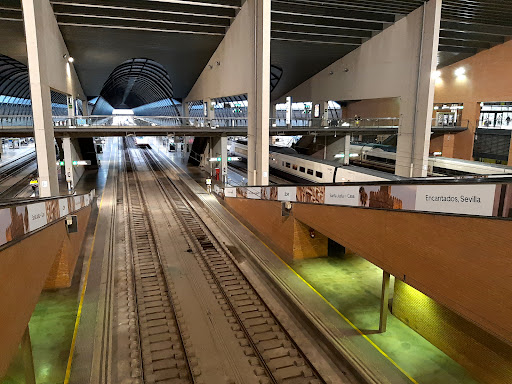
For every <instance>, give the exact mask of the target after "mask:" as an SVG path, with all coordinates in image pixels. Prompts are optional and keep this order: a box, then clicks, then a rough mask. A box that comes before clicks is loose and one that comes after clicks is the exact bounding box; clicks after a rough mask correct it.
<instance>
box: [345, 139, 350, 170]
mask: <svg viewBox="0 0 512 384" xmlns="http://www.w3.org/2000/svg"><path fill="white" fill-rule="evenodd" d="M343 153H344V154H345V157H344V158H343V165H349V163H350V134H348V135H345V137H344V139H343Z"/></svg>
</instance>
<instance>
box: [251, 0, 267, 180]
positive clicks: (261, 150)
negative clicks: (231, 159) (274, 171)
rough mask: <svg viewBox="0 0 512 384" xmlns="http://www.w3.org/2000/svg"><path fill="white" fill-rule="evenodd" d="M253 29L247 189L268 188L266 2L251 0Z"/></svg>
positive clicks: (263, 0)
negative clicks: (251, 187) (257, 186)
mask: <svg viewBox="0 0 512 384" xmlns="http://www.w3.org/2000/svg"><path fill="white" fill-rule="evenodd" d="M252 4H253V6H254V9H253V12H254V15H255V22H256V26H255V27H256V28H255V29H254V30H255V31H254V32H255V36H254V42H255V44H256V46H255V49H254V51H255V55H256V59H255V60H254V71H253V78H254V85H253V89H252V90H251V92H250V93H249V94H248V95H247V96H248V103H249V106H248V129H247V140H248V156H247V179H248V181H249V185H268V146H269V125H270V120H269V109H270V0H253V1H252Z"/></svg>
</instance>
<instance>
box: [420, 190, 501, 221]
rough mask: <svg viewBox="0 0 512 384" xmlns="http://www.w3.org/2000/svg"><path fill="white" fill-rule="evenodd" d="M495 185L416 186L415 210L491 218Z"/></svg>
mask: <svg viewBox="0 0 512 384" xmlns="http://www.w3.org/2000/svg"><path fill="white" fill-rule="evenodd" d="M495 193H496V185H495V184H487V185H418V186H417V192H416V210H418V211H426V212H440V213H457V214H461V215H478V216H492V211H493V206H494V195H495Z"/></svg>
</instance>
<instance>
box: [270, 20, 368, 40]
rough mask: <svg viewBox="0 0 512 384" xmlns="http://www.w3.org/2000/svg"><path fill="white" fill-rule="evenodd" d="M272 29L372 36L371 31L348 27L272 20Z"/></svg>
mask: <svg viewBox="0 0 512 384" xmlns="http://www.w3.org/2000/svg"><path fill="white" fill-rule="evenodd" d="M272 31H278V32H294V33H310V34H314V35H330V36H346V37H360V38H370V37H372V31H365V30H360V29H349V28H331V27H323V26H312V25H301V24H286V23H280V22H277V21H272Z"/></svg>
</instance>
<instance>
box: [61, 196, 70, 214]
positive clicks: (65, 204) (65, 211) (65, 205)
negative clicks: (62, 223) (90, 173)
mask: <svg viewBox="0 0 512 384" xmlns="http://www.w3.org/2000/svg"><path fill="white" fill-rule="evenodd" d="M59 211H60V217H64V216H66V215H67V214H68V213H69V206H68V199H59Z"/></svg>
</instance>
